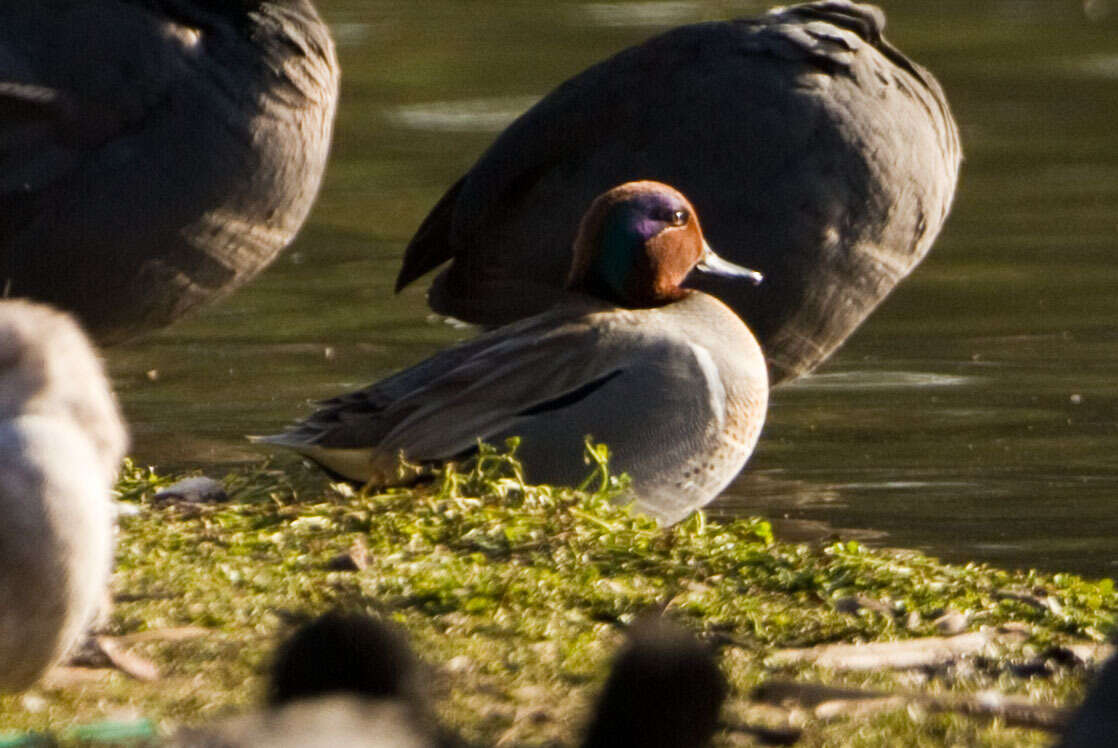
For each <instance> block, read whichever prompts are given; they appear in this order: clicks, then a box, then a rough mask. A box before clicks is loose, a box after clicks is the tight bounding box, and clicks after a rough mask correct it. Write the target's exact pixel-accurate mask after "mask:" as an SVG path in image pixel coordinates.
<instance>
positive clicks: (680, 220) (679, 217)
mask: <svg viewBox="0 0 1118 748" xmlns="http://www.w3.org/2000/svg"><path fill="white" fill-rule="evenodd" d="M690 217H691V216H690V215H688V213H687V211H686V210H673V211H672V214H671V217H670V221H669V222H670V223H671V225H672V226H682V225H684V224H685V223H687V219H688V218H690Z"/></svg>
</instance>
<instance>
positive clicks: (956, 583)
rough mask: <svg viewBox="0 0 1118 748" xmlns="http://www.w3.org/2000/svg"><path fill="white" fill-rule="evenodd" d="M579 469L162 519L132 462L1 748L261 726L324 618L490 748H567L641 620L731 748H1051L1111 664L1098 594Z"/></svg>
mask: <svg viewBox="0 0 1118 748" xmlns="http://www.w3.org/2000/svg"><path fill="white" fill-rule="evenodd" d="M510 450H512V451H514V450H515V444H512V445H510ZM587 463H588V467H587V472H588V474H589V477H588V478H587V481H586V482H585V483H584V485H582V486H581V487H579V488H557V487H551V486H534V485H529V484H527V483H526V482H525V481H524V479H523V475H522V472H521V469H520V467H519V465H518V464H517V462H516V460H515V458H514V456H513V454H512V452H511V451H498V450H494V449H491V448H488V447H485V446H484V445H483V446H482V448H481V449H480V451H479V453H478V455H477V456H476V457H474V458H473V459H471V460H470V461H469V462H467V463H464V464H462V465H459V466H449V467H447V468H446V469H444V470H442V471H440V472H438V473H436V474H435V475H433V476H432V477H431V480H430V481H429V482H428V483H426V484H425V485H424V486H423V487H421V488H418V489H414V490H413V489H407V490H404V489H400V490H392V491H387V492H384V493H373V492H362V491H354V490H352V489H350V488H349V487H347V486H344V485H335V484H330V483H327V482H325V481H324V480H322V479H321V478H320V477H319V476H318V474H317V473H316V472H315V471H312V470H310V469H307V468H304V467H303V466H301V465H300V464H299V463H296V462H293V463H290V464H285V466H284V468H283V469H280V468H279V467H276V466H274V465H270V464H265V465H261V466H258V467H255V468H252V469H245V470H242V471H240V472H237V473H234V474H232V475H229V476H227V477H226V478H225V480H224V484H225V488H226V491H227V493H228V495H229V501H228V502H224V503H203V504H191V503H184V502H175V501H170V502H155V501H154V500H153V496H154V495H155V494H156V493H157V492H158V491H159V489H161V488H163V487H165V486H167V485H168V484H170V483H172V482H173V481H174V480H175V479H177V478H180V477H182V476H159V475H156V474H154V473H153V472H152V471H151V470H147V469H142V468H140V467H137V466H134V465H130V464H129V465H126V467H125V470H124V474H123V476H122V478H121V480H120V482H119V485H118V491H119V493H120V498H121V502H122V505H123V506H124V507H125V511H123V512H122V515H121V518H120V532H119V537H118V549H117V567H116V571H115V574H114V576H113V582H112V596H113V601H114V603H113V608H112V612H111V614H110V615H109V617H108V618H107V620H106V621H104V622H103V623H102V624H101V626H100V628H99V633H100V634H101V636H100V637H99V638H98V641H99V642H100V645H101V646H100V651H99V652H98V653H97V656H90V657H85V658H84V660H83V662H84V665H83V666H81V667H78V666H73V665H71V666H67V667H61V668H57V669H55V670H54V671H52V672H51V673H49V674H48V676H47V677H46V678H45V679H44V681H43V682H42V683H41V684H39V685H38V686H36V688H34V689H33V690H31V691H30V692H28V693H25V694H21V695H12V696H5V697H2V698H0V746H4V745H12V746H15V745H36V744H41V743H42V741H41V739H40V737H38V736H42V735H44V734H46V735H50V736H51V738H52V739H53V740H56V741H58V742H59V743H61V744H63V745H148V744H152V745H156V744H158V740H159V738H160V736H166V735H169V734H171V733H172V732H173V731H174V730H175V728H176V727H178V726H179V725H199V724H204V723H206V722H208V721H211V720H213V719H216V718H219V717H222V716H225V715H228V714H232V713H236V712H239V711H243V710H246V709H250V708H253V707H255V706H256V705H257V704H259V703H260V702H261V699H262V695H263V691H264V689H263V683H264V678H265V677H266V673H267V668H268V665H269V658H270V656H271V652H272V651H273V649H274V648H275V645H276V644H277V642H278V641H279V640H280V639H282V637H283V636H285V635H286V634H287V633H288V632H289V631H291V630H292V628H293V627H294V626H295V625H297V624H299V623H301V622H303V621H305V620H307V619H308V618H310V617H311V616H314V615H317V614H319V613H321V612H324V611H326V610H329V609H334V608H341V609H345V610H351V611H366V612H368V613H371V614H373V615H375V616H378V617H381V618H383V619H386V620H390V621H394V622H396V623H397V624H398V625H399V626H400V627H402V628H403V629H404V630H405V631H406V632H407V633H408V635H409V637H410V639H411V642H412V644H413V646H414V647H415V649H416V650H417V651H418V652H419V654H420V656H421V658H422V659H423V660H424V662H425V663H426V665H427V666H428V667H429V671H430V679H429V682H430V687H431V690H432V694H433V696H434V699H435V701H436V703H437V707H438V710H439V713H440V715H441V716H442V718H443V719H444V720H445V721H446V722H447V723H448V724H451V725H454V726H455V727H456V729H458V730H459V731H460V732H461V733H462V735H463V736H464V737H465V738H466V739H468V740H471V741H475V742H478V743H488V744H494V743H496V742H498V741H500V742H501V744H507V745H556V744H560V745H562V744H575V743H577V740H578V737H579V732H580V726H581V725H582V723H583V721H584V719H585V717H586V716H587V714H588V711H589V708H590V705H591V703H592V699H593V697H594V694H595V693H596V691H597V689H598V688H599V687H600V686H601V684H602V682H603V680H604V678H605V675H606V673H607V672H608V668H609V664H610V659H611V656H612V654H613V652H614V651H615V650H616V648H617V647H618V645H619V644H620V642H621V641H623V639H624V632H625V628H626V626H627V625H628V624H629V623H631V622H632V621H633V620H635V618H637V617H638V616H640V615H642V614H649V613H654V614H661V615H665V616H669V617H671V618H672V619H674V620H676V621H678V622H679V623H681V624H682V625H683V626H685V627H687V628H689V629H690V630H692V631H693V632H695V634H696V635H697V636H699V637H702V638H705V639H707V640H709V641H711V642H712V643H714V644H715V645H717V647H718V651H719V653H720V661H721V664H722V667H723V669H724V671H725V673H726V675H727V677H728V679H729V681H730V683H731V686H732V693H731V696H730V699H729V700H728V702H727V704H726V706H725V708H724V710H723V713H722V724H723V729H722V730H721V732H720V734H719V736H718V738H717V740H716V745H724V746H730V745H754V744H758V743H760V742H764V741H768V742H783V743H786V744H789V743H795V744H796V745H804V746H829V745H834V746H840V745H841V746H856V745H890V744H891V745H927V746H938V745H993V746H1000V745H1005V746H1011V745H1012V746H1019V745H1047V744H1049V743H1050V742H1051V741H1052V735H1053V733H1052V730H1054V729H1056V728H1057V727H1058V725H1059V724H1060V722H1061V720H1062V719H1063V718H1064V716H1065V713H1064V712H1063V711H1062V709H1061V707H1064V706H1065V705H1069V704H1070V705H1074V704H1075V703H1076V702H1077V701H1078V700H1079V699H1080V698H1081V696H1082V693H1083V690H1084V683H1085V681H1086V680H1087V678H1088V677H1089V675H1090V674H1091V672H1092V671H1093V669H1094V668H1095V666H1096V665H1097V664H1098V662H1099V661H1100V660H1101V659H1102V658H1104V657H1105V656H1106V655H1107V654H1108V653H1109V651H1110V647H1109V645H1107V644H1106V643H1105V642H1106V639H1107V637H1108V636H1109V635H1110V634H1111V632H1113V631H1114V630H1115V628H1116V627H1115V622H1116V616H1118V593H1116V591H1115V589H1114V584H1113V582H1112V581H1111V580H1101V581H1088V580H1084V579H1081V578H1079V577H1076V576H1072V575H1067V574H1039V573H1035V572H1028V573H1025V572H1007V571H1002V570H999V569H994V568H990V567H987V566H982V565H966V566H952V565H946V564H942V563H940V562H938V561H936V560H934V559H931V558H928V557H926V556H923V555H921V554H919V553H915V552H910V551H902V550H871V549H869V548H866V547H864V546H862V545H860V544H858V543H855V542H842V541H832V542H826V543H818V544H789V543H782V542H780V541H778V540H777V539H775V538H774V537H773V534H772V530H771V528H770V526H769V525H768V524H767V523H766V522H764V521H762V520H758V519H741V520H737V521H733V522H727V523H715V522H708V521H705V519H704V517H703V516H702V515H701V514H696V515H695V516H693V517H692V518H691V519H689V520H687V521H685V522H683V523H681V524H680V525H677V526H675V527H671V528H667V529H663V528H660V527H658V526H657V524H656V523H655V522H654V521H652V520H649V519H646V518H644V517H641V516H639V515H635V514H630V512H629V511H628V509H627V508H625V507H624V506H619V505H618V501H623V500H624V496H625V491H626V481H625V480H624V478H618V477H615V476H612V475H610V473H609V470H608V453H607V450H606V449H605V448H604V447H592V448H591V447H588V450H587ZM36 741H38V742H36Z"/></svg>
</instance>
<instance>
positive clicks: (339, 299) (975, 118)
mask: <svg viewBox="0 0 1118 748" xmlns="http://www.w3.org/2000/svg"><path fill="white" fill-rule="evenodd" d="M319 4H320V7H321V8H322V10H323V13H324V15H325V16H326V17H327V19H328V20H329V21H330V23H331V25H332V26H333V28H334V30H335V34H336V36H337V39H338V43H339V52H340V56H341V59H342V65H343V69H344V77H343V98H342V103H341V111H340V116H339V121H338V126H337V132H336V137H335V145H334V151H333V156H332V160H331V165H330V167H329V170H328V172H327V181H326V185H325V187H324V189H323V192H322V195H321V198H320V200H319V203H318V205H317V207H316V209H315V211H314V214H313V215H312V217H311V220H310V222H309V224H308V226H307V227H306V228H305V229H304V231H303V233H302V235H301V236H300V238H299V239H298V241H297V242H296V244H295V245H294V246H293V247H292V248H291V249H290V250H289V251H288V252H287V253H286V254H285V255H284V256H283V257H282V258H281V259H280V260H279V261H278V262H277V263H276V264H275V265H274V266H273V267H272V268H270V269H269V270H268V271H267V272H266V273H265V274H264V275H262V276H261V277H260V278H259V279H258V280H257V281H256V282H255V283H254V284H252V285H251V286H249V287H247V288H245V289H242V290H241V291H239V292H238V293H236V294H235V295H234V296H232V297H231V298H229V299H228V300H226V301H225V302H224V303H222V304H219V305H216V306H213V307H211V308H209V309H207V310H205V311H204V312H203V313H201V314H199V315H198V316H196V317H194V318H192V319H190V320H187V321H185V322H183V323H181V324H179V325H177V326H175V327H173V328H171V329H170V330H167V331H164V332H163V333H161V334H159V335H157V336H155V337H153V338H150V339H149V340H147V341H145V342H142V343H139V344H133V345H130V346H126V347H120V348H115V349H111V350H110V351H108V356H109V359H110V364H111V368H112V372H113V375H114V380H115V382H116V385H117V387H118V388H119V391H120V393H121V397H122V399H123V401H124V405H125V409H126V411H127V413H128V415H129V418H130V420H131V422H132V426H133V435H134V442H135V444H134V448H133V452H134V454H135V455H136V456H137V457H138V458H139V459H140V460H141V461H144V462H148V463H151V464H156V465H160V466H163V467H166V468H172V467H184V466H192V467H194V466H202V467H204V468H206V469H207V470H208V471H209V472H211V473H216V474H220V473H221V471H222V470H223V468H224V466H225V465H227V464H228V463H234V462H238V461H243V460H246V459H249V460H253V459H258V457H259V455H260V453H259V452H257V451H256V450H255V449H254V448H251V447H249V446H248V445H247V444H246V443H245V442H244V440H243V438H242V435H243V434H246V433H268V432H272V431H276V430H278V429H279V428H280V427H281V426H282V425H283V424H284V423H285V422H287V421H289V420H290V419H292V418H294V417H297V416H301V415H304V414H305V413H306V412H307V405H306V403H307V401H308V400H311V399H316V398H321V397H325V396H328V395H332V394H336V393H338V392H340V391H342V390H345V389H348V388H353V387H357V386H360V385H364V384H367V383H369V382H371V381H373V380H375V379H378V378H380V377H382V376H384V375H386V374H388V373H390V372H392V371H394V370H396V369H398V368H400V367H402V366H404V365H406V364H410V363H413V362H415V361H417V360H419V359H421V358H424V357H425V356H427V355H429V354H431V353H432V352H434V351H435V350H437V349H439V348H440V347H443V346H445V345H447V344H448V343H450V342H451V341H453V340H456V339H460V338H462V337H465V336H467V335H469V334H471V333H470V331H468V330H460V329H455V328H453V327H451V326H449V325H447V324H446V323H445V322H442V321H440V320H436V319H434V318H432V317H430V316H429V313H428V310H427V309H426V307H425V305H424V303H423V287H424V284H423V283H420V284H417V287H416V288H414V289H408V290H407V291H406V292H405V293H403V294H402V295H400V296H399V297H394V296H393V295H392V293H391V287H392V283H393V280H394V277H395V273H396V270H397V268H398V264H399V257H400V255H401V253H402V251H403V248H404V245H405V244H406V242H407V240H408V239H409V238H410V236H411V234H412V233H413V231H414V230H415V228H416V227H417V226H418V224H419V222H420V220H421V219H422V218H423V217H424V216H425V215H426V213H427V211H428V210H429V209H430V207H431V206H432V205H433V204H434V202H435V201H436V200H437V199H438V197H439V196H440V195H441V194H442V192H443V191H444V190H445V189H446V187H448V186H449V185H450V184H452V183H453V182H454V180H456V179H457V178H458V177H459V176H460V175H461V173H462V172H463V171H465V170H466V169H467V168H468V167H469V166H470V165H471V164H472V163H473V161H474V159H475V158H476V157H477V156H478V155H479V154H480V152H481V151H482V149H483V148H485V146H486V145H488V143H489V142H490V141H491V140H492V139H493V137H494V136H495V134H496V133H497V132H498V131H499V130H500V129H501V128H502V127H503V126H504V125H505V124H507V122H508V121H509V120H510V119H511V118H512V117H514V116H515V115H516V114H517V113H518V112H520V111H522V110H523V109H524V108H526V107H527V106H529V105H530V104H531V103H532V102H533V101H535V99H536V98H538V97H539V96H541V95H543V94H544V93H546V92H547V91H548V90H549V89H550V88H551V87H552V86H554V85H555V84H557V83H558V82H560V81H561V80H563V79H564V78H566V77H568V76H570V75H572V74H574V73H576V72H578V71H579V70H581V69H583V68H584V67H586V66H587V65H589V64H591V63H592V62H594V61H596V60H598V59H601V58H602V57H605V56H606V55H608V54H610V53H612V52H614V51H616V50H618V49H620V48H622V47H624V46H627V45H629V44H631V43H635V42H637V41H639V40H641V39H643V38H646V37H647V36H649V35H651V34H653V33H656V32H657V31H660V30H662V29H664V28H666V27H668V26H672V25H676V24H680V23H686V22H690V21H696V20H706V19H713V18H726V17H732V16H735V15H742V14H748V13H754V12H758V11H760V10H763V9H764V8H766V7H767V6H768V4H767V3H757V2H741V1H733V2H731V1H725V2H719V1H717V0H706V1H702V0H699V1H696V2H625V3H575V2H554V3H541V2H528V1H524V2H509V1H506V2H471V1H469V0H425V1H424V2H404V1H403V0H397V1H396V2H387V1H384V0H380V1H372V0H370V1H368V2H361V1H360V0H319ZM882 5H883V6H884V8H885V10H886V12H887V13H888V15H889V29H888V35H889V37H890V39H891V40H892V41H893V42H894V43H896V44H897V45H898V46H899V47H900V48H901V49H903V50H904V51H905V52H907V53H908V54H909V55H911V56H912V57H914V58H915V59H917V60H918V61H920V62H922V63H923V64H925V65H926V66H928V67H929V68H930V69H931V70H932V71H933V72H934V73H935V74H936V75H937V76H938V77H939V79H940V81H941V82H942V83H943V85H944V88H945V89H946V91H947V94H948V98H949V100H950V102H951V104H952V106H953V108H954V111H955V114H956V117H957V119H958V121H959V124H960V126H961V130H962V136H963V145H964V150H965V153H966V158H967V160H966V163H965V164H964V169H963V176H962V182H961V185H960V190H959V193H958V195H957V197H956V202H955V208H954V212H953V215H952V216H951V218H950V220H949V221H948V225H947V228H946V229H945V231H944V233H943V234H942V235H941V237H940V239H939V241H938V243H937V244H936V247H935V248H934V249H933V251H932V254H931V255H930V256H929V258H928V260H927V261H926V262H925V263H924V264H923V265H922V266H921V267H920V268H918V269H917V271H916V273H915V274H914V275H913V276H912V277H911V278H910V279H909V280H908V281H907V282H906V283H904V284H903V285H902V287H901V288H900V289H899V290H898V291H897V292H896V293H895V294H894V295H893V296H892V297H891V298H890V299H888V300H887V301H886V302H885V304H884V305H883V306H882V307H881V308H880V309H879V311H878V312H877V313H876V314H875V315H874V316H872V317H871V318H870V320H869V321H868V322H867V323H866V324H865V325H864V326H863V327H862V329H861V330H859V331H858V332H857V333H856V334H855V335H854V336H853V337H852V338H851V339H850V340H849V342H848V343H847V345H846V346H845V347H844V348H843V349H842V350H841V351H840V352H839V354H838V355H836V356H835V357H834V358H832V359H831V360H830V361H829V362H828V363H827V364H826V365H824V367H823V368H822V369H820V370H819V372H818V373H817V375H815V376H813V377H811V378H808V379H806V380H802V381H801V382H798V383H795V384H792V385H789V386H785V387H782V388H780V389H778V390H776V391H775V392H774V393H773V398H772V407H771V410H770V412H769V420H768V423H767V425H766V428H765V433H764V435H763V436H762V441H761V445H760V446H759V448H758V450H757V452H756V454H755V455H754V457H753V459H752V460H751V462H750V464H749V466H748V468H747V469H746V471H745V472H744V473H743V475H742V476H741V477H740V478H739V479H738V480H737V482H736V483H735V484H734V485H733V486H732V487H731V489H730V490H729V491H728V493H727V495H726V496H724V497H723V498H722V499H720V500H719V502H717V503H716V504H715V505H714V506H713V507H712V510H713V511H714V512H715V513H717V512H719V511H731V512H748V513H764V514H767V515H769V516H772V517H774V518H787V519H788V520H792V521H793V522H791V523H790V525H797V524H799V525H804V524H807V525H810V526H813V527H822V528H844V529H855V530H860V531H874V532H875V533H877V535H876V540H875V542H879V543H884V544H889V545H900V546H907V547H915V548H920V549H923V550H926V551H929V552H931V553H933V554H935V555H938V556H940V557H943V558H947V559H951V560H956V561H964V560H982V561H992V562H995V563H998V564H1001V565H1006V566H1020V567H1040V568H1046V569H1066V570H1072V571H1078V572H1081V573H1085V574H1089V575H1094V576H1101V575H1106V576H1114V575H1116V574H1118V293H1116V290H1118V264H1116V262H1115V260H1116V255H1118V0H1088V2H1086V3H1084V2H1083V1H1082V0H970V1H969V2H960V1H958V0H935V2H928V1H927V0H905V1H903V2H901V1H897V2H889V1H888V0H886V1H885V2H883V3H882ZM634 94H635V95H639V92H634ZM149 372H152V373H151V374H149ZM156 372H157V373H156Z"/></svg>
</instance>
